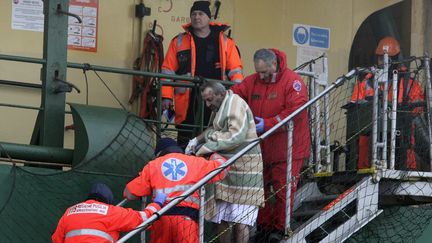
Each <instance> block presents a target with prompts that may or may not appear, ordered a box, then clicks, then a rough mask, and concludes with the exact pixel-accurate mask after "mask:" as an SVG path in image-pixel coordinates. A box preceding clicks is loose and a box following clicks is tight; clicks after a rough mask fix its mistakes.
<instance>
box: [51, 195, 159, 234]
mask: <svg viewBox="0 0 432 243" xmlns="http://www.w3.org/2000/svg"><path fill="white" fill-rule="evenodd" d="M159 209H160V206H159V205H158V204H157V203H150V204H149V205H148V206H147V207H146V208H145V209H144V211H143V212H139V211H134V210H132V209H127V208H122V207H118V206H114V205H110V204H106V203H102V202H98V201H95V200H87V201H85V202H82V203H78V204H76V205H74V206H72V207H70V208H68V209H67V210H66V212H65V213H64V214H63V216H62V217H61V219H60V221H59V223H58V225H57V229H56V231H55V232H54V234H53V235H52V241H53V242H54V243H59V242H116V241H117V240H118V238H119V233H120V232H127V231H131V230H132V229H134V228H135V227H137V226H138V225H140V224H141V223H142V222H144V220H146V219H147V218H148V217H150V216H151V215H152V214H153V213H154V212H156V211H158V210H159Z"/></svg>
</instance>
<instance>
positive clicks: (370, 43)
mask: <svg viewBox="0 0 432 243" xmlns="http://www.w3.org/2000/svg"><path fill="white" fill-rule="evenodd" d="M385 36H393V37H394V38H396V39H397V40H398V41H399V43H400V45H401V54H400V55H399V59H401V58H403V57H404V56H405V57H407V56H409V53H410V46H411V0H405V1H402V2H400V3H397V4H394V5H392V6H389V7H386V8H384V9H381V10H379V11H377V12H374V13H373V14H371V15H370V16H369V17H367V18H366V19H365V21H364V22H363V23H362V24H361V25H360V28H359V29H358V31H357V33H356V35H355V37H354V41H353V43H352V46H351V51H350V57H349V65H348V66H349V70H351V69H352V68H353V67H369V66H372V65H374V64H376V57H375V48H376V46H377V45H378V42H379V40H381V38H383V37H385Z"/></svg>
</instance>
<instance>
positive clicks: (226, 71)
mask: <svg viewBox="0 0 432 243" xmlns="http://www.w3.org/2000/svg"><path fill="white" fill-rule="evenodd" d="M182 27H183V29H184V30H185V31H186V32H184V33H181V34H179V35H177V36H176V37H174V38H173V39H172V40H171V43H170V45H169V48H168V51H167V53H166V55H165V59H164V62H163V64H162V73H163V74H171V75H174V74H176V75H188V76H192V77H193V76H194V75H195V67H196V60H195V59H196V50H195V43H194V39H193V37H192V34H191V28H192V27H191V24H190V23H189V24H186V25H183V26H182ZM228 27H229V26H227V25H225V24H219V23H214V22H210V28H211V30H212V31H218V32H219V59H220V65H221V79H222V80H227V79H229V80H231V81H233V82H238V83H239V82H241V81H242V80H243V73H242V72H243V66H242V63H241V60H240V55H239V53H238V51H237V47H236V45H235V43H234V41H233V40H232V39H231V38H229V37H228V36H226V35H225V34H224V31H225V30H226V29H228ZM179 53H180V54H182V53H183V54H184V53H187V54H186V56H184V55H179ZM189 53H190V54H189ZM179 58H180V59H181V60H179ZM185 61H186V62H187V61H190V63H186V62H185ZM189 93H190V90H189V89H186V91H185V92H181V93H180V92H175V91H174V88H173V87H172V86H164V87H162V97H163V98H168V99H171V100H174V105H175V113H176V117H175V122H176V123H181V122H182V121H184V120H185V119H186V113H187V109H188V106H189Z"/></svg>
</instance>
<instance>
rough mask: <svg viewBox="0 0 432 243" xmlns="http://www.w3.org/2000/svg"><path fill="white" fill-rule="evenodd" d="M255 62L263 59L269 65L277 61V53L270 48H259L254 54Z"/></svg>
mask: <svg viewBox="0 0 432 243" xmlns="http://www.w3.org/2000/svg"><path fill="white" fill-rule="evenodd" d="M253 59H254V62H255V63H257V62H258V61H259V60H261V61H263V62H264V63H266V64H267V65H271V64H273V62H276V61H277V59H276V54H275V53H274V52H273V51H272V50H270V49H264V48H263V49H259V50H257V51H256V52H255V54H254V57H253Z"/></svg>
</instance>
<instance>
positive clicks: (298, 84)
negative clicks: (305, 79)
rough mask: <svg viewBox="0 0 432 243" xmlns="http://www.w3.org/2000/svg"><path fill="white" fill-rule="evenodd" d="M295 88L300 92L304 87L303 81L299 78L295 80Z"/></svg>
mask: <svg viewBox="0 0 432 243" xmlns="http://www.w3.org/2000/svg"><path fill="white" fill-rule="evenodd" d="M293 89H294V90H295V91H297V92H300V90H301V89H302V86H301V83H300V81H298V80H295V81H294V83H293Z"/></svg>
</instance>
